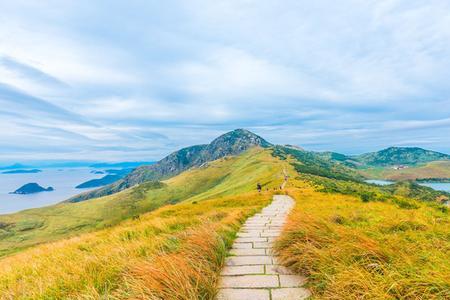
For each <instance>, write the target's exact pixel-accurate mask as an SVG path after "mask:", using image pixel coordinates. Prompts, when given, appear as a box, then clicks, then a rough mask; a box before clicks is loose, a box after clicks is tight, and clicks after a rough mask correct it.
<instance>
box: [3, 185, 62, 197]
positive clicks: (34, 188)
mask: <svg viewBox="0 0 450 300" xmlns="http://www.w3.org/2000/svg"><path fill="white" fill-rule="evenodd" d="M51 191H53V188H52V187H51V186H50V187H48V188H43V187H42V186H40V185H39V184H37V183H35V182H32V183H27V184H25V185H23V186H21V187H20V188H18V189H17V190H15V191H14V192H11V193H10V194H19V195H27V194H34V193H39V192H51Z"/></svg>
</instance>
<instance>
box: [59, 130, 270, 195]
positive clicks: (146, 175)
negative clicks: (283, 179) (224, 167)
mask: <svg viewBox="0 0 450 300" xmlns="http://www.w3.org/2000/svg"><path fill="white" fill-rule="evenodd" d="M255 146H259V147H263V148H267V147H270V146H271V144H270V143H269V142H267V141H266V140H264V139H263V138H261V137H260V136H258V135H256V134H254V133H252V132H250V131H248V130H245V129H236V130H233V131H231V132H228V133H226V134H224V135H221V136H219V137H218V138H216V139H215V140H213V141H212V142H211V143H210V144H207V145H196V146H191V147H187V148H183V149H181V150H179V151H176V152H174V153H172V154H170V155H168V156H167V157H165V158H163V159H162V160H160V161H159V162H157V163H156V164H153V165H149V166H141V167H138V168H136V169H135V170H134V171H133V172H131V173H130V174H129V175H127V176H126V177H125V178H123V179H121V180H119V181H117V182H115V183H113V184H111V185H108V186H105V187H103V188H101V189H97V190H94V191H90V192H87V193H83V194H80V195H77V196H75V197H72V198H71V199H69V200H68V201H69V202H79V201H84V200H88V199H91V198H97V197H101V196H106V195H111V194H114V193H117V192H120V191H122V190H124V189H126V188H129V187H132V186H134V185H136V184H139V183H143V182H146V181H152V180H161V179H166V178H170V177H172V176H175V175H178V174H180V173H181V172H183V171H185V170H187V169H189V168H192V167H198V166H201V165H202V164H204V163H206V162H209V161H213V160H216V159H219V158H222V157H225V156H228V155H237V154H240V153H242V152H244V151H246V150H248V149H250V148H252V147H255Z"/></svg>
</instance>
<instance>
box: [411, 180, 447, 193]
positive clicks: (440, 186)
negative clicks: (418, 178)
mask: <svg viewBox="0 0 450 300" xmlns="http://www.w3.org/2000/svg"><path fill="white" fill-rule="evenodd" d="M419 184H420V185H424V186H427V187H430V188H432V189H434V190H437V191H444V192H450V182H430V183H419Z"/></svg>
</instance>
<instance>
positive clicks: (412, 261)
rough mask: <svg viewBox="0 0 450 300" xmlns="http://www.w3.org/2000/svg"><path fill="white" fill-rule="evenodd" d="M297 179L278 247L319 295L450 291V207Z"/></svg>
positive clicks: (434, 295) (428, 295)
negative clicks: (370, 196) (400, 201)
mask: <svg viewBox="0 0 450 300" xmlns="http://www.w3.org/2000/svg"><path fill="white" fill-rule="evenodd" d="M293 185H294V187H292V188H291V189H290V190H289V194H290V195H291V196H293V197H294V198H296V199H297V205H296V207H295V209H294V211H293V212H292V213H291V215H290V216H289V218H288V223H287V225H286V227H285V229H284V231H283V233H282V235H281V237H280V239H279V240H278V241H277V243H276V251H277V252H278V254H279V255H280V257H281V261H282V262H283V263H284V264H285V265H286V266H288V267H291V268H292V269H293V270H295V271H296V272H298V273H300V274H303V275H306V276H308V280H309V281H308V286H309V288H310V289H311V290H312V293H313V295H314V298H315V299H449V298H450V261H449V259H448V251H449V250H450V240H449V239H448V237H449V236H450V227H449V226H448V225H449V224H450V217H449V215H448V214H446V213H443V212H441V211H439V210H436V209H433V207H430V206H429V205H428V204H427V203H420V202H415V205H416V206H417V207H416V208H415V209H414V210H410V209H401V208H399V207H398V206H397V204H395V203H393V202H390V201H387V202H381V201H376V202H372V201H371V202H367V203H364V202H362V201H361V199H360V198H359V197H355V196H354V195H345V194H330V193H323V192H318V191H317V190H316V188H314V187H313V186H309V184H308V183H307V182H305V181H295V182H294V183H293Z"/></svg>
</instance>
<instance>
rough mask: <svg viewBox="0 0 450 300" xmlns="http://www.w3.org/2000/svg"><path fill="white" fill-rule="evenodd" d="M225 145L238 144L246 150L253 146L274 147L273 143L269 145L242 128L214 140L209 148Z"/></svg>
mask: <svg viewBox="0 0 450 300" xmlns="http://www.w3.org/2000/svg"><path fill="white" fill-rule="evenodd" d="M224 143H226V144H227V146H230V145H231V144H237V145H241V146H243V147H244V148H250V147H252V146H260V147H263V148H267V147H270V146H272V144H271V143H269V142H268V141H266V140H265V139H263V138H262V137H260V136H259V135H257V134H254V133H253V132H251V131H249V130H247V129H242V128H238V129H235V130H232V131H229V132H227V133H225V134H222V135H221V136H219V137H218V138H216V139H215V140H213V141H212V142H211V144H209V146H211V147H214V146H217V145H218V144H224Z"/></svg>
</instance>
